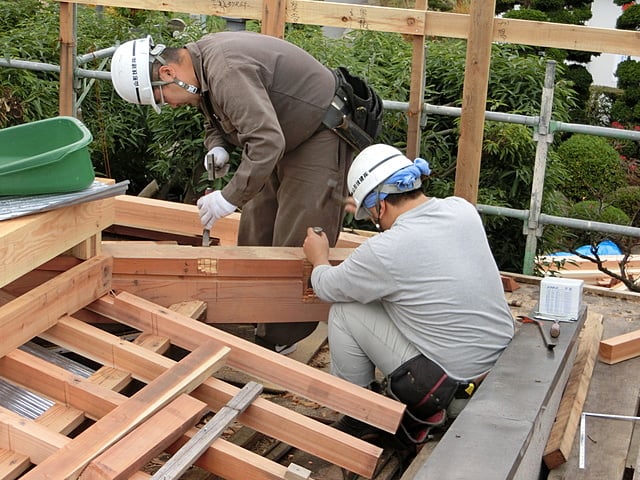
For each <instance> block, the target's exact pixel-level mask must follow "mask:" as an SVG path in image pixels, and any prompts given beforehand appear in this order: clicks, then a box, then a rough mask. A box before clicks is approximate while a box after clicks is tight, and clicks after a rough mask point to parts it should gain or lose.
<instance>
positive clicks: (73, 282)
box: [0, 256, 112, 356]
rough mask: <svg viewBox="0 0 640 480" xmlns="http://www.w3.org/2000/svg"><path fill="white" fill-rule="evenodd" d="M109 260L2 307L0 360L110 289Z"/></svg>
mask: <svg viewBox="0 0 640 480" xmlns="http://www.w3.org/2000/svg"><path fill="white" fill-rule="evenodd" d="M111 268H112V259H111V258H110V257H103V256H100V257H94V258H91V259H89V260H87V261H85V262H84V263H82V264H80V265H78V266H76V267H74V268H72V269H70V270H68V271H66V272H63V273H61V274H60V275H58V276H57V277H56V278H54V279H52V280H50V281H48V282H46V283H44V284H43V285H41V286H39V287H36V288H34V289H33V290H31V291H29V292H27V293H25V294H24V295H22V296H20V297H18V298H16V299H14V300H12V301H10V302H9V303H7V304H6V305H4V306H2V307H0V331H2V332H3V339H2V344H1V346H0V356H2V355H5V354H6V353H8V352H10V351H11V350H13V349H15V348H18V347H19V346H20V345H23V344H24V343H26V342H28V341H29V340H31V339H32V338H33V337H35V336H37V335H38V334H40V333H41V332H43V331H44V330H46V329H48V328H49V327H51V326H52V325H55V323H56V322H57V321H58V318H60V317H61V316H62V315H64V314H66V313H69V312H75V311H77V310H80V309H81V308H83V307H84V306H85V305H87V304H88V303H90V302H92V301H93V300H95V299H96V298H98V297H100V296H102V295H104V294H105V293H107V292H108V291H109V290H110V289H111Z"/></svg>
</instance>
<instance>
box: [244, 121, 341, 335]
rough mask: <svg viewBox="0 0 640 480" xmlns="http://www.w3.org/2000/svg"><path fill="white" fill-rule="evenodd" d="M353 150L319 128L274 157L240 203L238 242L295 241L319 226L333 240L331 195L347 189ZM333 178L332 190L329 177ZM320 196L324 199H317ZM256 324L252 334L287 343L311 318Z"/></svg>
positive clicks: (337, 222) (335, 223)
mask: <svg viewBox="0 0 640 480" xmlns="http://www.w3.org/2000/svg"><path fill="white" fill-rule="evenodd" d="M352 160H353V150H352V149H351V148H350V147H349V146H348V145H347V144H346V143H345V142H344V141H342V140H340V139H339V138H338V136H337V135H335V134H334V133H333V132H331V131H329V130H321V131H319V132H318V133H316V134H315V135H314V136H312V137H311V138H310V139H309V140H307V141H306V142H304V143H303V144H301V145H300V146H299V147H298V148H296V149H295V150H293V151H291V152H288V153H286V154H285V155H284V157H283V158H282V159H281V160H280V162H278V165H277V166H276V168H275V170H274V171H273V173H272V174H271V177H270V178H269V180H268V181H267V183H266V184H265V186H264V188H263V189H262V190H261V191H260V193H258V195H256V196H255V197H254V198H253V199H251V201H249V202H248V203H247V204H246V205H244V207H243V208H242V215H241V217H240V226H239V231H238V245H240V246H273V247H301V246H302V244H303V242H304V239H305V237H306V235H307V228H308V227H314V226H320V227H322V228H323V229H324V231H325V233H326V235H327V237H328V239H329V244H330V246H332V247H333V246H335V244H336V242H337V240H338V236H339V235H340V231H341V229H342V222H343V219H344V208H343V206H342V205H341V204H340V203H339V202H337V201H335V200H332V198H331V197H332V194H333V193H335V195H336V196H338V197H344V196H346V195H347V172H348V171H349V167H350V166H351V162H352ZM330 182H336V183H337V185H336V187H335V189H334V190H333V191H329V186H328V185H329V183H330ZM323 199H326V200H327V201H326V202H325V203H322V202H321V200H323ZM300 320H302V321H300V322H287V323H268V324H260V325H258V330H257V334H258V335H259V336H260V337H262V339H263V340H264V341H266V342H267V343H271V344H274V345H275V344H280V345H290V344H292V343H295V342H297V341H298V340H301V339H302V338H304V337H306V336H307V335H309V334H311V333H312V332H313V331H314V330H315V328H316V326H317V322H305V321H303V320H304V319H300Z"/></svg>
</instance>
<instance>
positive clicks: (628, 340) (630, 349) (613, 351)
mask: <svg viewBox="0 0 640 480" xmlns="http://www.w3.org/2000/svg"><path fill="white" fill-rule="evenodd" d="M599 353H600V360H601V361H602V362H604V363H608V364H609V365H613V364H615V363H618V362H622V361H624V360H628V359H630V358H634V357H637V356H638V355H640V330H634V331H633V332H629V333H625V334H622V335H617V336H615V337H611V338H608V339H606V340H602V341H601V342H600V351H599Z"/></svg>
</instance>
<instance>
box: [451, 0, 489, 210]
mask: <svg viewBox="0 0 640 480" xmlns="http://www.w3.org/2000/svg"><path fill="white" fill-rule="evenodd" d="M495 11H496V0H472V2H471V24H470V28H469V40H468V42H467V59H466V63H465V69H464V87H463V91H462V114H461V116H460V140H459V142H458V160H457V164H456V165H457V166H456V179H455V190H454V193H455V195H457V196H459V197H462V198H465V199H467V200H468V201H469V202H471V203H473V204H475V203H476V202H477V200H478V180H479V178H480V159H481V157H482V139H483V135H484V115H485V110H486V108H487V88H488V87H487V83H488V79H489V66H490V63H491V42H492V36H491V25H492V23H493V16H494V12H495Z"/></svg>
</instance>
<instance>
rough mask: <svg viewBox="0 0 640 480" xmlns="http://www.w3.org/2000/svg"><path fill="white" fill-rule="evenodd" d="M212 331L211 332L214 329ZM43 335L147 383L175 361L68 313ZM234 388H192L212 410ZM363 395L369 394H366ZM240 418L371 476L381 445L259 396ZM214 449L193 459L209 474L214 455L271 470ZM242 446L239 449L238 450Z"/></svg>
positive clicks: (213, 382)
mask: <svg viewBox="0 0 640 480" xmlns="http://www.w3.org/2000/svg"><path fill="white" fill-rule="evenodd" d="M196 323H197V322H196ZM207 328H211V327H207ZM213 330H214V331H215V329H213ZM43 338H45V339H46V340H48V341H50V342H52V343H55V344H57V345H60V346H61V347H64V348H67V349H69V350H72V351H74V352H77V353H78V354H80V355H82V356H84V357H86V358H89V359H92V360H94V361H96V362H99V363H102V364H110V365H112V366H114V367H116V368H122V369H126V370H128V371H130V372H131V374H132V375H133V376H134V377H135V378H137V379H139V380H141V381H143V382H149V381H152V380H153V379H154V378H155V377H156V376H157V375H159V374H160V373H162V372H163V371H165V370H166V369H168V368H171V366H172V365H173V364H174V363H175V362H174V361H173V360H171V359H169V358H167V357H164V356H162V355H158V354H154V353H153V352H148V351H146V350H144V349H143V348H141V347H139V346H137V345H133V344H131V343H129V342H122V341H120V339H119V338H118V337H115V336H114V335H111V334H108V333H106V332H104V331H102V330H99V329H97V328H95V327H93V326H91V325H89V324H86V323H84V322H82V321H79V320H76V319H74V318H72V317H65V318H63V319H61V320H60V321H59V322H58V323H57V324H56V325H55V326H54V327H53V328H51V329H50V330H48V331H47V332H45V333H44V334H43ZM254 348H255V347H254ZM308 368H311V367H308ZM363 390H364V389H363ZM238 391H239V389H238V388H237V387H234V386H233V385H230V384H228V383H225V382H223V381H220V380H218V379H216V378H209V379H207V380H206V381H205V382H204V383H203V384H202V385H200V387H198V388H197V389H196V390H195V391H194V392H192V396H194V397H196V398H198V399H200V400H202V401H203V402H206V403H207V404H208V405H209V406H210V407H211V410H213V411H217V410H218V409H220V408H222V407H223V406H224V404H225V403H226V402H227V401H229V400H230V399H231V398H233V397H234V396H235V395H236V394H237V392H238ZM365 392H368V391H365ZM316 393H317V394H318V395H320V394H321V393H322V392H321V391H319V390H318V391H317V392H316ZM331 394H334V395H335V394H336V393H335V392H326V393H325V395H326V396H327V397H328V396H330V395H331ZM343 394H344V392H343ZM368 395H373V394H372V392H368ZM362 398H363V399H362V400H361V401H362V402H363V403H365V404H366V402H368V401H369V400H368V399H367V398H366V397H362ZM240 422H241V423H242V424H243V425H246V426H248V427H250V428H252V429H254V430H258V431H260V432H261V433H264V434H265V435H268V436H270V437H273V438H276V439H278V440H280V441H282V442H284V443H287V444H288V445H291V446H293V447H295V448H299V449H300V450H304V451H305V452H309V453H311V454H312V455H314V456H316V457H319V458H322V459H324V460H326V461H328V462H330V463H331V464H334V465H337V466H340V467H342V468H346V469H347V470H349V471H352V472H356V473H358V474H360V475H363V476H369V477H371V476H372V474H373V471H374V469H375V467H376V464H377V462H378V459H379V458H380V455H381V453H382V449H380V448H379V447H376V446H374V445H371V444H369V443H367V442H364V441H362V440H359V439H356V438H354V437H352V436H350V435H347V434H346V433H343V432H340V431H338V430H336V429H334V428H331V427H330V426H328V425H325V424H323V423H320V422H318V421H316V420H313V419H312V418H309V417H306V416H304V415H302V414H300V413H298V412H296V411H293V410H290V409H288V408H285V407H283V406H281V405H277V404H275V403H274V402H271V401H268V400H266V399H263V398H258V399H256V401H255V402H254V403H253V404H252V405H251V408H249V409H247V411H245V412H244V413H243V414H242V416H241V418H240ZM218 444H219V441H217V442H215V443H214V445H213V447H216V446H218ZM214 450H215V453H214V452H211V453H209V454H207V455H203V457H201V461H202V464H201V463H198V465H199V466H202V467H203V468H207V469H211V468H213V470H209V471H211V472H212V473H216V472H217V470H216V468H215V460H216V459H220V460H219V461H225V462H231V463H232V464H233V465H242V462H244V461H247V462H253V463H251V465H252V467H251V471H254V470H255V471H256V472H258V471H259V470H260V469H267V470H272V468H273V467H272V466H271V465H270V464H269V463H264V462H262V461H260V462H257V463H256V461H255V459H252V458H253V457H251V456H249V457H248V456H247V454H246V453H241V454H237V452H236V453H231V452H229V451H228V448H227V447H226V446H225V447H224V451H220V450H218V449H216V448H214ZM242 450H243V449H240V451H241V452H242ZM234 455H235V457H234ZM236 457H237V458H236ZM259 458H260V457H259ZM209 460H211V461H213V462H214V464H213V465H212V466H208V467H207V466H205V465H208V463H207V462H208V461H209ZM199 462H200V461H199ZM236 471H237V472H238V475H239V476H238V477H234V478H238V479H239V480H246V478H248V477H249V478H253V477H251V476H250V475H249V473H245V472H243V470H242V469H239V470H236V469H235V467H234V468H231V470H230V471H229V472H227V473H226V474H225V476H229V474H230V472H236ZM229 478H231V477H229ZM256 478H262V477H259V476H257V473H256Z"/></svg>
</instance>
